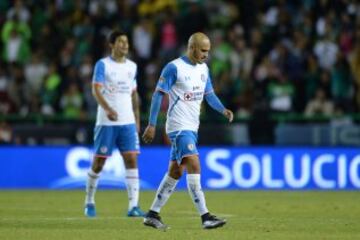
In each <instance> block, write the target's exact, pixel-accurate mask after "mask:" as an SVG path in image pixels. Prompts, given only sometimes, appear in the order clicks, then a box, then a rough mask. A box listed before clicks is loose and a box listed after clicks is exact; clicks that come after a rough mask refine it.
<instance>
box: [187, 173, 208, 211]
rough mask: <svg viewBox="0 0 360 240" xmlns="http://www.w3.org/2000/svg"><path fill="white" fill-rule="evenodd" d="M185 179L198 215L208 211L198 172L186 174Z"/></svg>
mask: <svg viewBox="0 0 360 240" xmlns="http://www.w3.org/2000/svg"><path fill="white" fill-rule="evenodd" d="M186 181H187V187H188V190H189V194H190V196H191V198H192V200H193V202H194V204H195V207H196V209H197V210H198V212H199V214H200V216H201V215H203V214H205V213H207V212H209V211H208V209H207V207H206V202H205V195H204V192H203V191H202V189H201V184H200V174H187V175H186Z"/></svg>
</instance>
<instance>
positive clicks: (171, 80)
mask: <svg viewBox="0 0 360 240" xmlns="http://www.w3.org/2000/svg"><path fill="white" fill-rule="evenodd" d="M176 79H177V69H176V66H175V65H174V64H173V63H168V64H167V65H166V66H165V67H164V69H163V70H162V72H161V75H160V78H159V81H158V84H157V86H156V90H158V91H161V92H165V93H168V92H169V91H170V89H171V87H172V86H173V85H174V84H175V82H176Z"/></svg>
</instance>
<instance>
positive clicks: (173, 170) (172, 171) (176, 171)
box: [169, 164, 184, 179]
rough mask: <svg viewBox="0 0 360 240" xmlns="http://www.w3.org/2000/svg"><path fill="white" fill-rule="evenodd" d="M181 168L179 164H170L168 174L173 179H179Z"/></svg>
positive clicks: (181, 172)
mask: <svg viewBox="0 0 360 240" xmlns="http://www.w3.org/2000/svg"><path fill="white" fill-rule="evenodd" d="M183 172H184V170H183V168H182V167H180V166H177V164H172V165H171V166H170V168H169V176H170V177H172V178H174V179H180V178H181V176H182V175H183Z"/></svg>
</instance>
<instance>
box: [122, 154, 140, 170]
mask: <svg viewBox="0 0 360 240" xmlns="http://www.w3.org/2000/svg"><path fill="white" fill-rule="evenodd" d="M123 159H124V164H125V168H126V169H130V168H137V155H136V154H123Z"/></svg>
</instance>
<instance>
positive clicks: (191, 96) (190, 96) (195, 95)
mask: <svg viewBox="0 0 360 240" xmlns="http://www.w3.org/2000/svg"><path fill="white" fill-rule="evenodd" d="M203 95H204V92H186V93H184V100H185V101H198V100H202V98H203Z"/></svg>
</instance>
